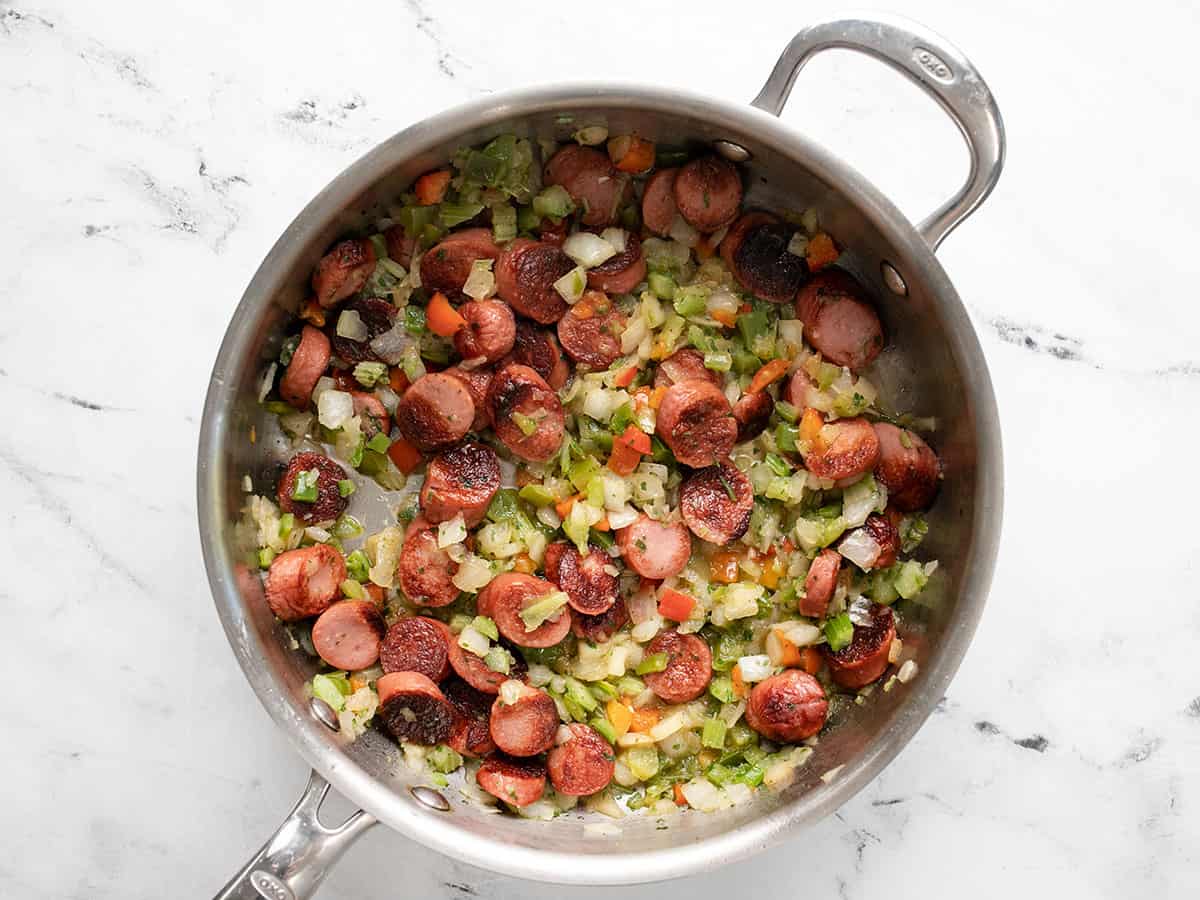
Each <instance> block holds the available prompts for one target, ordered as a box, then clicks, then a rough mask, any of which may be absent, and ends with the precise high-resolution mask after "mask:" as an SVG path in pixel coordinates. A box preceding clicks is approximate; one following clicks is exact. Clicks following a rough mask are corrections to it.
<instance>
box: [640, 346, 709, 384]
mask: <svg viewBox="0 0 1200 900" xmlns="http://www.w3.org/2000/svg"><path fill="white" fill-rule="evenodd" d="M689 378H699V379H700V380H701V381H711V382H712V383H713V384H715V385H716V386H717V387H720V386H721V376H720V375H718V374H717V373H716V372H714V371H713V370H712V369H709V368H707V367H706V366H705V365H704V354H703V353H701V352H700V351H698V350H693V349H692V348H691V347H684V348H683V349H682V350H676V351H675V352H674V353H672V354H671V355H670V356H668V357H667V358H666V359H664V360H663V361H662V362H660V363H659V364H658V371H657V372H655V373H654V386H655V387H670V386H671V385H673V384H676V383H678V382H680V381H687V380H688V379H689Z"/></svg>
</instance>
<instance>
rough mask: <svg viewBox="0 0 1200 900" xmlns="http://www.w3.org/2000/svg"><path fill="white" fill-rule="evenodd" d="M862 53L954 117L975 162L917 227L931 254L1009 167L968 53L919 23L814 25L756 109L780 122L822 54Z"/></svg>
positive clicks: (992, 104) (792, 47) (882, 19)
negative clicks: (800, 78) (807, 68)
mask: <svg viewBox="0 0 1200 900" xmlns="http://www.w3.org/2000/svg"><path fill="white" fill-rule="evenodd" d="M832 49H845V50H854V51H857V52H859V53H864V54H866V55H867V56H871V57H874V58H875V59H878V60H880V61H881V62H884V63H887V64H888V65H889V66H891V67H892V68H893V69H896V70H897V71H898V72H900V73H901V74H903V75H905V76H906V77H907V78H908V79H909V80H910V81H912V82H914V83H915V84H917V85H918V86H919V87H921V88H922V89H923V90H924V91H925V93H927V94H929V96H931V97H932V98H933V99H934V100H936V101H937V102H938V105H939V106H941V107H942V109H944V110H945V111H946V113H947V114H949V116H950V118H951V119H953V120H954V124H955V125H957V126H958V130H959V131H960V132H962V136H963V139H964V140H965V141H966V143H967V150H968V151H969V152H970V155H971V171H970V174H969V175H968V176H967V183H966V184H965V185H963V187H962V189H961V190H960V191H959V192H958V193H957V194H955V195H954V196H953V197H951V198H950V199H949V200H947V201H946V202H945V203H944V204H942V206H941V207H939V208H938V209H937V210H935V211H934V212H933V213H932V214H931V215H930V216H929V217H928V218H927V219H925V220H924V221H923V222H921V224H919V225H918V226H917V230H918V231H919V232H920V233H921V236H922V237H923V238H925V240H926V242H927V243H928V244H929V246H930V247H932V248H933V249H935V250H936V249H937V247H938V245H939V244H941V242H942V240H943V239H944V238H945V237H946V235H948V234H949V233H950V232H951V230H953V229H954V227H955V226H956V225H958V223H959V222H961V221H962V220H963V219H965V218H966V217H967V216H969V215H970V214H971V213H972V212H974V211H975V208H976V207H978V206H979V204H980V203H982V202H983V201H984V198H986V197H987V195H988V194H989V193H991V190H992V188H993V187H995V186H996V181H997V179H999V177H1000V170H1001V169H1002V168H1004V121H1003V120H1002V119H1001V118H1000V110H999V108H998V107H997V106H996V101H995V100H994V99H993V97H992V92H991V91H990V90H988V86H987V85H986V84H985V83H984V81H983V77H982V76H981V75H980V74H979V72H977V71H976V69H975V67H974V66H973V65H971V62H970V60H968V59H967V58H966V57H965V56H964V55H963V54H962V52H961V51H960V50H959V49H958V48H957V47H955V46H954V45H953V44H951V43H950V42H949V41H947V40H945V39H944V38H942V37H940V36H939V35H937V34H935V33H934V32H932V31H930V30H928V29H927V28H924V27H923V26H921V25H918V24H916V23H915V22H910V21H908V20H906V19H901V18H899V17H895V16H885V15H879V16H876V17H873V18H870V19H836V20H830V21H827V22H818V23H816V24H815V25H810V26H808V27H807V28H805V29H804V30H803V31H801V32H800V33H799V34H797V35H796V36H795V37H794V38H792V42H791V43H790V44H788V45H787V48H786V49H785V50H784V51H783V54H782V55H781V56H780V57H779V61H778V62H777V63H775V68H774V69H773V70H772V71H771V75H770V76H769V77H768V78H767V81H766V84H764V85H763V88H762V90H761V91H759V92H758V96H757V97H755V98H754V99H753V100H752V101H751V104H752V105H753V106H756V107H758V108H759V109H761V110H764V111H766V112H769V113H771V114H772V115H775V116H778V115H779V114H780V113H781V112H783V107H784V104H785V103H787V99H788V95H789V94H790V93H791V92H792V85H793V84H794V83H795V81H796V76H797V75H799V74H800V70H801V69H802V68H804V65H805V64H806V63H807V62H808V61H809V60H810V59H812V57H814V56H816V55H817V54H818V53H820V52H821V51H823V50H832Z"/></svg>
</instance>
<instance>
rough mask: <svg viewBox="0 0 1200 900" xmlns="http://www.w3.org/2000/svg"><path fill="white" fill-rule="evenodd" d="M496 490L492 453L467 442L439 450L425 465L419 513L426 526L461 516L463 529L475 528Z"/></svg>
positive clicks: (497, 467) (497, 469)
mask: <svg viewBox="0 0 1200 900" xmlns="http://www.w3.org/2000/svg"><path fill="white" fill-rule="evenodd" d="M498 490H500V460H499V459H498V458H497V456H496V451H495V450H493V449H492V448H491V447H488V446H485V445H484V444H480V443H477V442H475V441H468V442H467V443H464V444H459V445H458V446H457V447H452V448H451V449H449V450H443V451H442V452H441V453H439V454H438V455H437V456H435V457H434V458H433V461H432V462H430V463H429V468H428V470H427V471H426V472H425V481H424V483H423V484H422V485H421V510H422V513H423V515H424V516H425V518H426V519H428V520H429V521H430V522H445V521H446V520H447V519H453V518H454V517H455V516H456V515H458V514H459V513H460V512H461V513H462V514H463V519H464V520H465V521H466V523H467V525H478V524H479V523H480V522H482V521H483V516H484V513H486V512H487V508H488V504H489V503H491V502H492V497H494V496H495V495H496V491H498Z"/></svg>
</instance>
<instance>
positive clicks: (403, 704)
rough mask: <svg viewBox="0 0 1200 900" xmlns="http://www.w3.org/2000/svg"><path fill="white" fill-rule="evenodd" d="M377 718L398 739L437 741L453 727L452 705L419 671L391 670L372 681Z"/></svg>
mask: <svg viewBox="0 0 1200 900" xmlns="http://www.w3.org/2000/svg"><path fill="white" fill-rule="evenodd" d="M375 690H376V691H378V692H379V717H380V718H381V719H383V724H384V725H385V726H387V730H388V731H390V732H391V733H392V736H393V737H394V738H395V739H396V740H398V741H410V742H412V743H414V744H426V745H432V744H440V743H442V742H443V741H445V740H446V739H447V738H449V737H450V732H451V731H452V730H453V728H454V707H453V706H451V705H450V701H448V700H447V699H446V697H445V695H444V694H443V693H442V692H441V691H440V690H438V686H437V685H436V684H434V683H433V682H432V681H430V680H429V679H428V678H426V677H425V676H424V675H422V674H421V673H420V672H392V673H390V674H388V675H384V676H383V677H382V678H380V679H379V681H377V682H375Z"/></svg>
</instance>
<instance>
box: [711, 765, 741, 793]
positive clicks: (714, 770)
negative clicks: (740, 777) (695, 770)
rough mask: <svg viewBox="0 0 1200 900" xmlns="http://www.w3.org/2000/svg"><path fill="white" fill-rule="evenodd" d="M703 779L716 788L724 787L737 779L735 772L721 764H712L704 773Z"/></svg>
mask: <svg viewBox="0 0 1200 900" xmlns="http://www.w3.org/2000/svg"><path fill="white" fill-rule="evenodd" d="M704 777H705V778H707V779H708V780H709V781H711V782H712V783H713V784H715V785H716V786H717V787H724V786H725V785H727V784H729V783H730V782H731V781H733V780H734V778H736V777H737V772H735V771H734V770H733V769H731V768H730V767H729V766H725V765H722V764H721V763H713V764H712V765H711V766H709V767H708V769H706V770H705V772H704Z"/></svg>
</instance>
